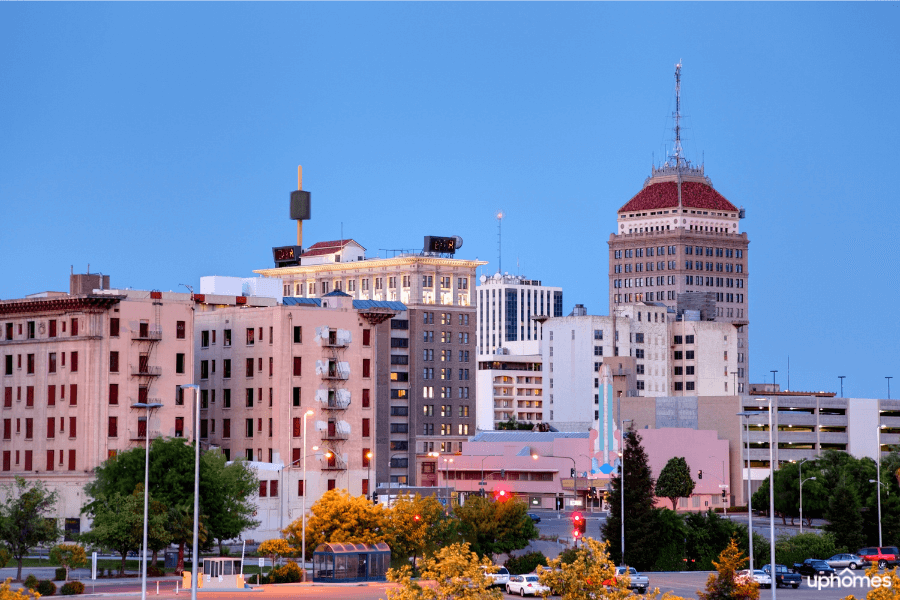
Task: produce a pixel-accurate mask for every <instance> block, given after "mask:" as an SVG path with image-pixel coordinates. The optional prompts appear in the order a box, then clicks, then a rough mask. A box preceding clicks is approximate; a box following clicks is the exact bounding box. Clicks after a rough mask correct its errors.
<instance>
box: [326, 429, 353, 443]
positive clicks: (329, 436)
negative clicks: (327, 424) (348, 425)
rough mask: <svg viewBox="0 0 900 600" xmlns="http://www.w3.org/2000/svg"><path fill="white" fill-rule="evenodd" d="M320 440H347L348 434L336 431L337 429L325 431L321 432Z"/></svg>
mask: <svg viewBox="0 0 900 600" xmlns="http://www.w3.org/2000/svg"><path fill="white" fill-rule="evenodd" d="M322 439H323V440H341V441H343V440H348V439H350V432H349V431H348V432H343V431H338V430H337V429H326V430H324V431H322Z"/></svg>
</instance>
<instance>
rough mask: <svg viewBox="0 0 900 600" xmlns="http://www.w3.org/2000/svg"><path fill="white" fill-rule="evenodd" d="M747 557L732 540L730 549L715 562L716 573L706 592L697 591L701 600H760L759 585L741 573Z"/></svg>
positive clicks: (710, 579)
mask: <svg viewBox="0 0 900 600" xmlns="http://www.w3.org/2000/svg"><path fill="white" fill-rule="evenodd" d="M746 562H747V557H745V556H744V553H743V552H741V550H740V549H739V548H738V546H737V541H735V539H734V538H731V542H730V543H729V544H728V547H727V548H725V549H724V550H722V552H721V554H719V560H718V561H713V565H714V566H715V567H716V572H715V573H712V574H710V576H709V579H707V580H706V591H705V592H701V591H700V590H697V597H698V598H700V600H759V584H757V583H756V580H755V579H753V577H749V576H747V575H744V574H742V573H740V570H741V569H742V568H743V567H744V563H746Z"/></svg>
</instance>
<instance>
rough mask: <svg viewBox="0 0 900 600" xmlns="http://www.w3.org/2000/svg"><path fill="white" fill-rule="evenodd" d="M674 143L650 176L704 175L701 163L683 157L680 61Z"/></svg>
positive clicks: (679, 65) (676, 82) (676, 81)
mask: <svg viewBox="0 0 900 600" xmlns="http://www.w3.org/2000/svg"><path fill="white" fill-rule="evenodd" d="M672 116H673V117H674V118H675V144H674V146H673V148H672V153H671V154H669V155H668V156H667V157H666V162H665V163H664V164H663V165H662V166H661V167H656V166H655V165H654V166H653V168H652V169H651V174H650V177H651V178H652V177H656V176H661V175H676V176H678V177H679V178H680V177H681V176H682V175H690V176H699V177H705V176H704V174H703V165H702V164H701V165H700V166H699V167H695V166H693V165H692V164H691V161H689V160H687V159H686V158H685V157H684V148H683V147H682V146H681V63H680V62H679V63H677V64H676V65H675V113H674V114H673V115H672ZM679 205H680V202H679Z"/></svg>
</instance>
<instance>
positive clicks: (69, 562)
mask: <svg viewBox="0 0 900 600" xmlns="http://www.w3.org/2000/svg"><path fill="white" fill-rule="evenodd" d="M50 560H51V561H53V562H54V563H56V564H58V565H60V566H62V567H65V569H66V578H65V581H68V580H69V569H73V568H77V567H83V566H84V565H86V564H87V553H86V552H85V551H84V546H79V545H78V544H57V545H56V546H53V548H51V549H50Z"/></svg>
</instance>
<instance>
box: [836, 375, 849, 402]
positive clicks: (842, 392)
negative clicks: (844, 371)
mask: <svg viewBox="0 0 900 600" xmlns="http://www.w3.org/2000/svg"><path fill="white" fill-rule="evenodd" d="M845 377H847V376H846V375H838V379H840V380H841V398H843V397H844V378H845Z"/></svg>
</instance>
